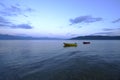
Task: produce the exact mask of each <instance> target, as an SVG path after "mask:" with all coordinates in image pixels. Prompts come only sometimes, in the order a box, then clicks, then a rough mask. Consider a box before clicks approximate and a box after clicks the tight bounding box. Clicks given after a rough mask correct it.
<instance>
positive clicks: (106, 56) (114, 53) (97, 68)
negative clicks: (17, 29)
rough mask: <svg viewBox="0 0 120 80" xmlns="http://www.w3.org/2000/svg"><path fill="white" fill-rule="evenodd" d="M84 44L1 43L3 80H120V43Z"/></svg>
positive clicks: (0, 63) (30, 41)
mask: <svg viewBox="0 0 120 80" xmlns="http://www.w3.org/2000/svg"><path fill="white" fill-rule="evenodd" d="M83 41H85V40H0V80H120V41H119V40H91V41H90V42H91V44H86V45H84V44H82V42H83ZM64 42H72V43H74V42H76V43H77V44H78V46H77V47H63V43H64Z"/></svg>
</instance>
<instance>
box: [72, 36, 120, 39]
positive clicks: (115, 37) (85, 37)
mask: <svg viewBox="0 0 120 80" xmlns="http://www.w3.org/2000/svg"><path fill="white" fill-rule="evenodd" d="M70 40H120V36H78V37H74V38H71V39H70Z"/></svg>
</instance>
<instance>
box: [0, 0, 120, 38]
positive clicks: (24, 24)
mask: <svg viewBox="0 0 120 80" xmlns="http://www.w3.org/2000/svg"><path fill="white" fill-rule="evenodd" d="M119 8H120V0H0V34H7V35H19V36H32V37H50V38H71V37H76V36H86V35H107V36H120V9H119Z"/></svg>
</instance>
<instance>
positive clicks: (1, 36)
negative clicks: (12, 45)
mask: <svg viewBox="0 0 120 80" xmlns="http://www.w3.org/2000/svg"><path fill="white" fill-rule="evenodd" d="M0 40H60V39H59V38H49V37H30V36H15V35H5V34H0ZM69 40H120V36H78V37H74V38H70V39H69Z"/></svg>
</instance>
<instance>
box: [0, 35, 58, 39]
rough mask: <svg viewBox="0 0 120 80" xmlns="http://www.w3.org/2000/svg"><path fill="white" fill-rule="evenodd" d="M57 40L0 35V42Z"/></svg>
mask: <svg viewBox="0 0 120 80" xmlns="http://www.w3.org/2000/svg"><path fill="white" fill-rule="evenodd" d="M57 39H58V38H49V37H30V36H14V35H5V34H0V40H57Z"/></svg>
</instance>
